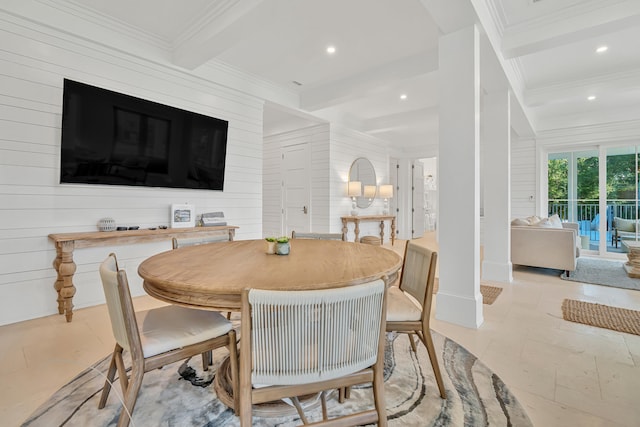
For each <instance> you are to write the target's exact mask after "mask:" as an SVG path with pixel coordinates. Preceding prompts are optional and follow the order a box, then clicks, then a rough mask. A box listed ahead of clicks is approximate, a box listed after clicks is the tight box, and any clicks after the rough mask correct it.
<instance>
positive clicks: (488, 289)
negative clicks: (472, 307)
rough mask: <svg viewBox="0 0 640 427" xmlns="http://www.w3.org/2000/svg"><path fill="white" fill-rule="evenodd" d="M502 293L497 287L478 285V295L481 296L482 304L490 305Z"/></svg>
mask: <svg viewBox="0 0 640 427" xmlns="http://www.w3.org/2000/svg"><path fill="white" fill-rule="evenodd" d="M501 292H502V288H500V287H498V286H489V285H480V293H481V294H482V303H483V304H487V305H491V304H493V303H494V302H496V299H497V298H498V296H499V295H500V293H501Z"/></svg>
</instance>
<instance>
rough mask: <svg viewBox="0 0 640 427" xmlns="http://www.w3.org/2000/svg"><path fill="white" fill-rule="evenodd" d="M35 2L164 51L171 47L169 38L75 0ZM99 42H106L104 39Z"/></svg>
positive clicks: (39, 0) (57, 27) (40, 0)
mask: <svg viewBox="0 0 640 427" xmlns="http://www.w3.org/2000/svg"><path fill="white" fill-rule="evenodd" d="M35 1H36V2H37V3H39V4H41V5H43V6H45V7H49V8H52V9H55V10H57V11H59V12H61V13H63V14H65V15H67V16H69V17H72V18H73V19H81V20H83V21H85V22H88V23H91V24H93V25H97V26H99V27H101V28H104V29H105V30H107V31H110V32H115V33H118V34H120V35H124V36H126V37H130V38H132V39H135V40H138V41H141V42H143V43H148V44H151V45H153V46H155V47H156V48H160V49H163V50H166V51H169V50H170V49H171V42H170V41H169V40H166V39H163V38H161V37H158V36H157V35H155V34H152V33H150V32H148V31H144V30H141V29H139V28H136V27H134V26H132V25H129V24H127V23H125V22H123V21H120V20H117V19H114V18H112V17H111V16H109V15H105V14H104V13H101V12H99V11H96V10H94V9H91V8H89V7H87V6H86V5H83V4H82V3H81V2H79V1H76V0H66V1H64V2H60V1H55V0H35ZM39 24H42V25H50V24H48V23H47V22H39ZM55 28H56V29H58V30H59V29H60V27H59V26H55ZM101 43H103V44H106V43H105V42H104V41H101Z"/></svg>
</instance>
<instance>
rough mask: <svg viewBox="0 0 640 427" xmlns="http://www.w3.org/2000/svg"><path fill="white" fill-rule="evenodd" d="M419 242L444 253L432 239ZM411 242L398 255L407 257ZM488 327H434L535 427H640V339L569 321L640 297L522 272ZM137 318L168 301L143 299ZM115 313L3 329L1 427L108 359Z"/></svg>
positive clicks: (92, 311)
mask: <svg viewBox="0 0 640 427" xmlns="http://www.w3.org/2000/svg"><path fill="white" fill-rule="evenodd" d="M417 241H419V242H422V243H423V244H425V245H427V246H429V247H434V248H435V247H436V244H435V240H434V238H433V236H432V235H427V236H425V238H423V239H418V240H417ZM402 246H403V245H402V242H400V244H398V243H397V244H396V245H395V246H394V247H393V249H394V250H396V251H399V252H402ZM513 275H514V281H513V283H511V284H504V283H497V282H493V283H491V282H489V283H487V284H491V285H494V286H501V287H503V288H504V291H503V292H502V294H501V295H500V296H499V297H498V299H497V301H496V302H495V303H494V304H493V305H490V306H489V305H484V306H483V307H484V323H483V325H482V326H481V327H480V328H479V329H468V328H464V327H459V326H456V325H453V324H449V323H446V322H441V321H438V320H435V319H434V320H432V328H433V329H434V330H436V331H438V332H440V333H442V334H444V335H447V336H448V337H450V338H452V339H454V340H456V341H457V342H459V343H460V344H462V345H463V346H465V347H466V348H467V349H469V350H470V351H472V352H473V353H474V354H476V355H477V356H478V357H479V358H480V360H482V361H483V362H484V363H485V364H486V365H487V366H489V367H490V368H491V369H492V370H493V371H494V372H495V373H497V374H498V375H499V376H500V377H501V378H502V379H503V380H504V382H505V383H506V384H507V385H508V386H509V388H510V389H511V390H512V391H513V392H514V394H515V395H516V396H517V398H518V400H519V401H520V402H521V403H522V405H523V406H524V407H525V409H526V411H527V413H528V414H529V416H530V418H531V420H532V421H533V423H534V425H535V426H544V427H551V426H583V427H584V426H587V427H588V426H639V425H640V336H635V335H629V334H623V333H618V332H613V331H609V330H606V329H598V328H593V327H589V326H585V325H580V324H575V323H571V322H566V321H564V320H562V313H561V310H560V305H561V303H562V300H563V299H564V298H575V299H581V300H585V301H592V302H600V303H604V304H610V305H616V306H620V307H626V308H631V309H637V310H640V292H638V291H628V290H623V289H617V288H608V287H604V286H597V285H588V284H584V285H583V284H579V283H574V282H568V281H562V280H560V279H559V278H558V272H556V271H553V270H544V269H530V268H515V269H514V274H513ZM135 304H136V309H137V310H144V309H148V308H151V307H154V306H159V305H161V304H162V303H160V302H158V301H155V300H154V299H152V298H150V297H139V298H135ZM113 344H114V342H113V338H112V335H111V329H110V325H109V319H108V313H107V310H106V307H105V306H97V307H92V308H87V309H80V310H77V311H76V312H75V315H74V320H73V322H72V323H66V322H65V321H64V317H63V316H58V315H54V316H48V317H44V318H40V319H35V320H30V321H26V322H21V323H16V324H13V325H7V326H2V327H0V362H1V363H0V378H2V387H0V420H2V421H1V422H0V424H2V425H3V426H18V425H20V423H21V422H22V421H24V419H25V418H26V417H27V416H28V415H29V414H30V413H31V412H32V411H34V410H35V409H36V408H37V407H38V406H39V405H40V404H41V403H42V402H44V401H45V400H46V399H47V398H48V396H50V395H51V394H52V393H53V392H54V391H55V390H57V389H58V388H59V387H61V386H62V385H63V384H65V383H66V382H67V381H69V380H70V379H71V378H73V377H74V375H75V374H77V373H78V372H80V371H82V370H83V369H84V368H86V367H87V366H88V365H89V364H91V363H93V362H95V361H96V360H98V359H100V358H101V357H103V356H104V355H106V354H108V353H109V352H110V351H111V350H112V348H113Z"/></svg>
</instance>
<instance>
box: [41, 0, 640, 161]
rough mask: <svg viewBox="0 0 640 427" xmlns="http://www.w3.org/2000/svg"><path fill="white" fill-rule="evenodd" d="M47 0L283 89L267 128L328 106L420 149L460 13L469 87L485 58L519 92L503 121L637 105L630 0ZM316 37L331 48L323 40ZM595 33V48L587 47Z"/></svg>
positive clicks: (182, 58) (330, 113)
mask: <svg viewBox="0 0 640 427" xmlns="http://www.w3.org/2000/svg"><path fill="white" fill-rule="evenodd" d="M34 1H39V2H42V3H47V2H49V3H52V0H34ZM59 4H66V5H67V6H68V7H69V8H73V10H74V11H75V14H76V15H77V16H78V19H91V20H92V22H94V23H96V22H98V23H100V22H101V23H104V24H105V25H107V24H108V25H111V26H113V25H118V26H122V27H123V28H128V29H130V30H132V31H133V30H135V31H136V32H138V34H140V35H141V37H144V38H147V39H148V40H151V41H153V43H154V44H155V45H157V46H159V48H160V49H162V50H164V51H166V52H167V53H168V55H167V56H168V57H169V58H170V61H171V62H173V63H174V64H175V65H177V66H180V67H184V68H187V69H197V68H198V67H200V66H202V65H203V64H206V63H207V62H209V61H219V62H222V63H226V64H228V65H230V66H232V67H235V68H237V69H239V70H242V71H244V72H246V73H249V74H252V75H254V76H257V77H259V78H261V79H264V80H267V81H269V82H272V83H273V84H276V85H278V86H281V87H283V88H286V89H287V90H288V91H291V92H293V93H295V94H297V95H298V97H299V104H298V105H294V106H291V105H289V106H287V107H286V108H285V107H282V106H278V105H274V104H267V105H268V107H267V111H266V112H265V132H267V133H270V132H277V131H281V130H283V129H286V128H287V126H300V125H304V124H309V123H313V122H318V121H326V120H332V121H338V122H341V123H344V124H346V125H348V126H349V127H352V128H355V129H358V130H361V131H363V132H366V133H369V134H371V135H374V136H376V137H378V138H381V139H384V140H387V141H389V142H390V143H391V144H392V145H393V146H394V147H395V148H397V149H398V150H400V151H405V152H406V153H422V154H425V153H427V152H429V151H432V149H433V148H434V147H437V134H438V96H439V95H438V83H439V78H440V76H439V75H438V35H439V33H440V32H442V31H447V30H448V29H450V28H451V25H452V22H453V21H455V20H456V19H457V18H459V17H460V15H464V14H467V15H468V16H471V17H472V19H473V18H474V17H475V19H476V20H477V21H479V22H480V23H482V24H483V25H484V26H485V27H486V28H487V30H486V33H483V35H482V37H483V41H482V56H481V74H482V76H481V82H482V86H483V91H484V92H485V93H486V92H490V91H492V90H493V87H494V86H496V85H500V84H501V83H500V82H502V81H505V79H504V76H503V72H502V67H500V65H499V64H503V65H505V66H506V68H507V69H508V71H507V74H506V77H507V79H506V81H508V82H509V83H510V84H511V87H512V89H513V90H514V91H515V94H516V97H515V98H516V99H517V100H519V101H521V103H517V102H514V104H516V105H518V104H521V105H520V107H518V106H516V107H515V109H516V110H517V111H515V112H514V126H513V127H514V130H515V132H516V133H517V134H529V133H531V132H540V131H545V130H550V129H556V128H564V127H573V126H581V125H589V124H599V123H605V122H618V121H624V120H637V119H640V102H639V101H640V42H639V40H640V1H638V0H215V1H211V0H180V1H175V0H61V3H59ZM476 13H477V16H476V15H475V14H476ZM488 24H490V25H488ZM77 28H78V29H80V28H84V27H82V26H78V27H77ZM65 31H71V32H73V31H74V29H73V28H65ZM82 36H83V37H85V38H91V34H86V33H85V34H83V35H82ZM328 46H334V47H335V49H336V51H335V53H333V54H329V53H327V51H326V49H327V47H328ZM602 46H607V48H608V49H607V50H606V51H605V52H603V53H597V52H596V49H597V48H598V47H602ZM403 94H404V95H406V99H401V95H403ZM590 96H591V97H595V99H592V100H589V99H588V97H590Z"/></svg>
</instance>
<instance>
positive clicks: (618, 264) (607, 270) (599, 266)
mask: <svg viewBox="0 0 640 427" xmlns="http://www.w3.org/2000/svg"><path fill="white" fill-rule="evenodd" d="M623 265H624V261H612V260H608V259H598V258H585V257H580V258H578V266H577V267H576V271H572V272H571V275H570V276H569V277H567V274H566V272H565V273H562V275H561V276H560V278H561V279H562V280H570V281H572V282H582V283H592V284H594V285H603V286H612V287H615V288H623V289H635V290H640V279H633V278H631V277H629V276H628V275H627V272H626V271H625V270H624V268H623V267H622V266H623Z"/></svg>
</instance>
